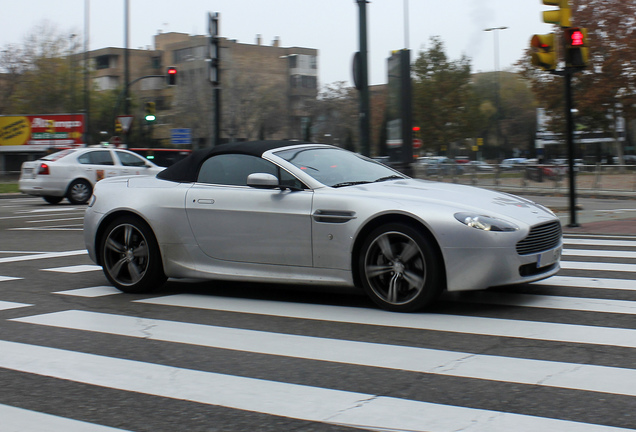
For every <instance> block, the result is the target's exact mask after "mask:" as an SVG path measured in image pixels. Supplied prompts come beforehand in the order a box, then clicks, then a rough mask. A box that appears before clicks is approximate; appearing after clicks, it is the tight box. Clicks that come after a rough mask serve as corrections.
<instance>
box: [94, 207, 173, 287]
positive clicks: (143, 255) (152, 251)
mask: <svg viewBox="0 0 636 432" xmlns="http://www.w3.org/2000/svg"><path fill="white" fill-rule="evenodd" d="M101 251H102V266H103V269H104V274H105V275H106V278H108V280H109V281H110V282H111V283H112V284H113V286H115V287H116V288H118V289H119V290H121V291H124V292H128V293H140V292H147V291H151V290H152V289H154V288H156V287H158V286H160V285H162V284H163V283H164V282H165V281H166V276H165V275H164V273H163V266H162V263H161V255H160V252H159V246H158V244H157V241H156V239H155V237H154V235H153V233H152V230H151V229H150V227H149V226H148V225H147V224H146V223H144V222H142V221H141V220H139V219H137V218H134V217H122V218H119V219H117V220H115V221H114V222H113V223H111V224H110V225H109V226H108V228H107V229H106V233H105V234H104V236H103V239H102V242H101Z"/></svg>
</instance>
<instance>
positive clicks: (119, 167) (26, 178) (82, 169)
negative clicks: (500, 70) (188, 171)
mask: <svg viewBox="0 0 636 432" xmlns="http://www.w3.org/2000/svg"><path fill="white" fill-rule="evenodd" d="M162 170H164V168H162V167H159V166H157V165H155V164H154V163H152V162H150V161H149V160H146V159H144V158H143V157H141V156H139V155H138V154H135V153H133V152H130V151H128V150H123V149H112V148H104V147H85V148H80V149H70V150H62V151H59V152H57V153H53V154H50V155H48V156H45V157H43V158H41V159H38V160H36V161H28V162H24V163H23V164H22V170H21V173H20V181H19V188H20V191H21V192H22V193H25V194H28V195H35V196H40V197H42V198H44V200H45V201H46V202H48V203H50V204H57V203H59V202H60V201H62V200H63V199H64V198H67V199H68V200H69V201H70V202H71V203H72V204H84V203H86V202H87V201H88V199H89V198H90V197H91V195H92V193H93V187H94V186H95V183H97V182H98V181H99V180H101V179H104V178H109V177H117V176H124V175H156V174H158V173H159V172H161V171H162Z"/></svg>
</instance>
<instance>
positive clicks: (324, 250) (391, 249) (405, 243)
mask: <svg viewBox="0 0 636 432" xmlns="http://www.w3.org/2000/svg"><path fill="white" fill-rule="evenodd" d="M84 239H85V244H86V248H87V250H88V253H89V256H90V258H91V259H92V260H93V261H94V262H95V263H97V264H98V265H100V266H102V268H103V270H104V274H105V275H106V278H107V279H108V280H109V281H110V282H111V283H112V284H113V286H115V287H117V288H118V289H120V290H121V291H124V292H130V293H138V292H148V291H151V290H153V289H157V288H159V287H160V286H161V285H162V284H163V283H164V281H166V279H167V278H195V279H221V280H233V281H252V282H271V283H294V284H315V285H323V286H324V285H334V286H340V287H351V286H357V287H359V288H361V289H362V290H364V291H365V292H366V293H367V295H368V296H369V297H370V298H371V299H372V300H373V301H374V302H375V303H376V304H377V305H379V306H380V307H382V308H385V309H388V310H392V311H404V312H406V311H413V310H417V309H420V308H422V307H423V306H426V305H428V304H430V303H431V302H432V301H433V300H434V299H435V298H436V297H437V295H438V294H439V293H440V292H441V291H442V290H445V289H446V290H448V291H463V290H477V289H484V288H488V287H491V286H498V285H510V284H517V283H525V282H531V281H535V280H539V279H544V278H546V277H549V276H551V275H554V274H555V273H556V272H557V271H558V270H559V259H560V255H561V248H562V239H561V224H560V222H559V219H558V218H557V217H556V216H555V215H554V213H552V212H551V211H550V210H548V209H546V208H545V207H543V206H541V205H538V204H535V203H533V202H532V201H529V200H526V199H523V198H518V197H514V196H512V195H508V194H502V193H499V192H494V191H489V190H485V189H479V188H474V187H471V186H463V185H458V184H452V183H441V182H432V181H427V180H420V179H412V178H409V177H407V176H405V175H403V174H401V173H400V172H398V171H395V170H393V169H392V168H390V167H388V166H386V165H383V164H381V163H378V162H375V161H373V160H371V159H369V158H366V157H364V156H360V155H358V154H355V153H352V152H349V151H347V150H344V149H341V148H338V147H333V146H329V145H324V144H308V143H305V144H293V143H291V142H289V141H258V142H245V143H234V144H224V145H222V146H217V147H214V148H212V149H205V150H201V151H197V152H194V153H193V154H192V155H191V156H189V157H188V158H186V159H184V160H182V161H180V162H177V163H176V164H174V165H172V166H170V167H168V168H166V169H165V170H164V171H162V172H161V173H159V174H158V175H157V176H156V177H150V176H145V177H119V178H111V179H106V180H102V181H100V182H99V183H97V185H96V186H95V191H94V194H93V197H92V198H91V201H90V202H89V205H88V209H87V210H86V214H85V218H84Z"/></svg>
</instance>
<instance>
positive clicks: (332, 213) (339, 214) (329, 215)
mask: <svg viewBox="0 0 636 432" xmlns="http://www.w3.org/2000/svg"><path fill="white" fill-rule="evenodd" d="M313 217H314V220H315V221H316V222H322V223H335V224H341V223H346V222H349V221H350V220H353V219H355V218H356V212H353V211H342V210H316V211H315V212H314V214H313Z"/></svg>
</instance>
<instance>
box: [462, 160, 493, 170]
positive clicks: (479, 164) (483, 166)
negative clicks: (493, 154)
mask: <svg viewBox="0 0 636 432" xmlns="http://www.w3.org/2000/svg"><path fill="white" fill-rule="evenodd" d="M467 166H468V167H470V169H473V170H475V171H484V172H491V171H494V169H495V167H494V166H492V165H490V164H489V163H486V162H484V161H470V162H468V164H467Z"/></svg>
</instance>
